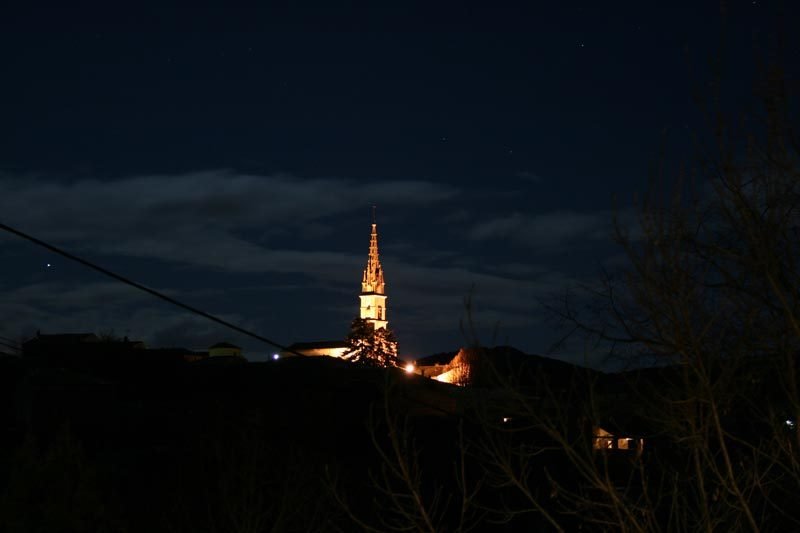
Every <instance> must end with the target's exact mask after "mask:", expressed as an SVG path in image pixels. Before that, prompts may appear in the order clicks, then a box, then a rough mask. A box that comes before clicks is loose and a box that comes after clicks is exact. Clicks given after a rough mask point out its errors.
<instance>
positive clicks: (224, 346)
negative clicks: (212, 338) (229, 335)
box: [209, 342, 242, 350]
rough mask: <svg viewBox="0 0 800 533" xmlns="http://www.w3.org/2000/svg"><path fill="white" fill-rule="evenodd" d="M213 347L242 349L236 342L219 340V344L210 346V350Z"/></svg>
mask: <svg viewBox="0 0 800 533" xmlns="http://www.w3.org/2000/svg"><path fill="white" fill-rule="evenodd" d="M212 348H236V349H237V350H241V349H242V348H241V347H240V346H236V345H235V344H231V343H229V342H218V343H217V344H215V345H213V346H210V347H209V350H210V349H212Z"/></svg>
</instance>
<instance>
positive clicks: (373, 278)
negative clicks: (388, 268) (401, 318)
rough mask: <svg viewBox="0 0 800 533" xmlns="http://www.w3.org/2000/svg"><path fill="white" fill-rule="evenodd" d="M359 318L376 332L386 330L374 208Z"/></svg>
mask: <svg viewBox="0 0 800 533" xmlns="http://www.w3.org/2000/svg"><path fill="white" fill-rule="evenodd" d="M359 299H360V300H361V312H360V316H361V318H363V319H364V320H367V321H368V322H369V323H371V324H372V326H373V327H374V329H375V330H376V331H377V330H378V329H380V328H387V327H388V322H387V321H386V282H385V281H384V279H383V267H381V260H380V257H379V256H378V224H377V222H376V221H375V206H372V231H371V233H370V236H369V256H368V257H367V266H366V268H364V275H363V276H362V277H361V295H360V296H359Z"/></svg>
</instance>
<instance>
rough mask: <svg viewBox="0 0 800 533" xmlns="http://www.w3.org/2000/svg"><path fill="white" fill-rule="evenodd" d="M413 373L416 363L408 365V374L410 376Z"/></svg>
mask: <svg viewBox="0 0 800 533" xmlns="http://www.w3.org/2000/svg"><path fill="white" fill-rule="evenodd" d="M413 371H414V363H408V364H407V365H406V372H408V373H409V374H410V373H412V372H413Z"/></svg>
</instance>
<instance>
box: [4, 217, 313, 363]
mask: <svg viewBox="0 0 800 533" xmlns="http://www.w3.org/2000/svg"><path fill="white" fill-rule="evenodd" d="M0 229H2V230H5V231H7V232H9V233H13V234H14V235H16V236H18V237H22V238H23V239H26V240H28V241H30V242H32V243H34V244H38V245H39V246H41V247H43V248H46V249H48V250H50V251H51V252H53V253H56V254H58V255H60V256H63V257H66V258H67V259H71V260H72V261H75V262H76V263H80V264H82V265H83V266H85V267H89V268H91V269H92V270H96V271H97V272H100V273H101V274H105V275H106V276H108V277H110V278H113V279H115V280H117V281H121V282H122V283H124V284H126V285H130V286H131V287H134V288H137V289H139V290H140V291H144V292H146V293H148V294H150V295H152V296H155V297H156V298H160V299H162V300H164V301H165V302H168V303H171V304H172V305H175V306H177V307H180V308H181V309H184V310H186V311H189V312H191V313H194V314H196V315H200V316H202V317H203V318H206V319H208V320H211V321H212V322H216V323H217V324H221V325H223V326H225V327H226V328H229V329H232V330H234V331H236V332H238V333H241V334H243V335H247V336H248V337H252V338H254V339H256V340H259V341H261V342H264V343H266V344H269V345H270V346H274V347H276V348H278V349H280V350H282V351H285V352H289V353H291V354H294V355H299V356H303V354H301V353H298V352H296V351H294V350H290V349H289V348H287V347H286V346H283V345H282V344H278V343H277V342H275V341H273V340H270V339H268V338H266V337H263V336H261V335H259V334H257V333H253V332H252V331H248V330H246V329H244V328H242V327H239V326H237V325H236V324H232V323H230V322H228V321H227V320H223V319H221V318H219V317H216V316H214V315H212V314H210V313H206V312H205V311H202V310H200V309H197V308H196V307H192V306H191V305H188V304H185V303H183V302H181V301H179V300H176V299H175V298H172V297H170V296H167V295H166V294H162V293H160V292H158V291H157V290H155V289H151V288H149V287H145V286H144V285H142V284H141V283H137V282H135V281H133V280H130V279H128V278H126V277H124V276H120V275H119V274H117V273H115V272H112V271H110V270H108V269H106V268H103V267H101V266H98V265H96V264H94V263H92V262H91V261H87V260H86V259H83V258H81V257H78V256H77V255H73V254H71V253H69V252H67V251H65V250H62V249H61V248H58V247H56V246H53V245H52V244H49V243H47V242H45V241H43V240H41V239H37V238H36V237H34V236H32V235H28V234H27V233H23V232H22V231H20V230H18V229H15V228H12V227H11V226H7V225H6V224H3V223H0Z"/></svg>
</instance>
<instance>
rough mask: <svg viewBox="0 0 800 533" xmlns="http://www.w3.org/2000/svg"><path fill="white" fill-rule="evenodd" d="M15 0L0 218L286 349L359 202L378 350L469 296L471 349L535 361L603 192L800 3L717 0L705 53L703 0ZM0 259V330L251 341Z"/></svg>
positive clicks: (642, 179) (8, 41)
mask: <svg viewBox="0 0 800 533" xmlns="http://www.w3.org/2000/svg"><path fill="white" fill-rule="evenodd" d="M28 4H29V3H27V2H18V3H17V5H16V7H8V6H7V7H5V8H4V9H3V14H2V17H0V65H2V80H3V82H2V86H0V94H1V95H2V105H0V110H1V112H0V125H2V127H0V222H2V223H4V224H8V225H10V226H14V227H16V228H19V229H20V230H22V231H26V232H29V233H31V234H33V235H35V236H37V237H40V238H43V239H46V240H48V241H49V242H52V243H53V244H56V245H58V246H61V247H63V248H65V249H67V250H69V251H71V252H74V253H76V254H78V255H80V256H82V257H85V258H87V259H89V260H92V261H94V262H96V263H98V264H100V265H103V266H105V267H107V268H110V269H112V270H114V271H116V272H118V273H119V274H122V275H124V276H127V277H130V278H132V279H134V280H136V281H138V282H141V283H143V284H145V285H147V286H150V287H153V288H155V289H157V290H160V291H163V292H165V293H166V294H168V295H170V296H173V297H175V298H178V299H180V300H182V301H184V302H186V303H188V304H190V305H193V306H197V307H199V308H202V309H204V310H205V311H208V312H210V313H213V314H217V315H219V316H221V317H223V318H225V319H227V320H230V321H232V322H235V323H237V324H240V325H242V326H243V327H245V328H248V329H250V330H252V331H254V332H256V333H259V334H261V335H264V336H267V337H270V338H273V339H275V340H277V341H278V342H281V343H285V344H290V343H292V342H297V341H311V340H332V339H342V338H344V336H345V335H346V333H347V329H348V326H349V323H350V320H351V319H352V318H353V317H354V316H355V315H356V313H357V310H358V297H357V295H358V292H359V290H360V280H361V271H362V269H363V267H364V264H365V262H366V258H367V248H368V244H369V224H370V222H371V213H370V211H371V208H370V206H372V205H373V204H374V205H377V218H378V229H379V234H380V250H381V259H382V262H383V266H384V269H385V273H386V282H387V294H388V296H389V300H388V318H389V324H390V326H391V327H392V329H394V330H395V332H396V334H397V337H398V339H399V341H400V355H401V357H417V356H421V355H428V354H431V353H434V352H437V351H446V350H447V351H449V350H456V349H457V348H458V347H459V346H461V345H463V344H465V342H466V340H465V337H464V334H463V333H462V331H461V329H460V327H459V323H460V321H461V320H462V319H463V318H464V317H465V307H464V299H465V297H467V296H468V295H470V294H471V295H472V298H473V305H474V313H473V319H474V322H475V325H476V327H477V330H478V333H479V335H480V339H481V340H482V341H483V342H484V343H486V344H510V345H513V346H515V347H517V348H519V349H521V350H524V351H526V352H530V353H546V352H547V350H548V348H549V346H550V345H551V344H552V342H553V341H554V340H556V339H557V338H558V337H559V335H560V332H559V331H557V330H556V329H555V328H554V327H553V324H552V321H551V320H550V319H549V318H548V315H547V313H546V312H545V311H544V309H543V308H542V306H541V304H540V302H541V301H542V300H547V299H549V298H551V297H553V295H558V294H562V293H564V292H565V291H567V290H571V289H575V288H576V287H578V286H580V285H581V284H591V283H593V282H594V281H595V280H596V279H597V278H598V273H599V272H600V271H601V269H603V268H613V267H615V266H616V265H620V264H622V259H621V256H620V251H619V249H618V248H616V247H615V246H614V245H613V243H612V242H611V238H610V237H611V221H612V213H613V211H614V209H615V202H616V209H617V210H618V212H619V214H620V218H621V220H622V222H623V224H633V223H634V222H635V219H636V216H635V211H634V209H633V201H634V194H635V193H637V192H638V193H642V192H645V191H646V189H647V183H648V178H649V176H650V175H651V172H652V170H653V168H655V167H657V166H658V165H659V161H660V157H661V156H660V154H662V152H666V153H667V154H668V158H669V160H670V161H673V162H674V161H679V160H690V159H691V156H692V142H691V140H690V139H691V138H692V135H693V132H695V131H697V130H698V128H700V127H701V124H702V116H701V112H700V110H699V109H698V105H697V104H696V103H695V102H694V100H693V94H694V93H696V92H697V91H698V90H702V89H703V88H705V87H707V85H708V82H709V80H710V79H711V68H710V67H709V64H710V63H711V62H712V60H714V59H715V58H719V57H721V58H722V59H723V61H722V62H723V67H724V68H723V74H722V79H723V82H724V84H723V85H724V87H725V94H726V97H727V98H729V99H730V101H734V102H735V101H737V100H738V99H744V98H746V97H747V95H749V94H750V93H751V92H752V86H753V75H752V70H753V69H752V66H753V64H754V62H753V58H754V57H756V56H758V54H759V49H760V48H759V47H760V44H761V43H765V42H767V41H768V40H769V34H770V32H771V31H772V29H773V28H775V27H776V20H781V21H783V22H784V24H787V23H788V24H789V25H790V26H791V22H790V21H792V20H800V19H799V18H798V16H797V15H798V13H797V8H796V7H794V6H793V5H792V4H794V3H792V2H789V3H788V4H790V5H789V6H788V8H787V9H789V11H783V12H781V11H780V8H778V7H776V5H775V4H774V3H769V2H761V1H757V2H753V1H749V0H748V1H731V2H728V3H727V31H726V35H727V37H726V39H725V45H724V53H722V54H718V51H719V50H720V43H721V42H722V39H721V37H720V36H721V31H720V30H721V27H722V18H721V16H720V7H719V4H718V3H717V2H713V1H709V2H699V1H698V2H684V3H681V2H663V3H655V2H630V3H618V2H611V3H608V2H599V3H598V2H585V3H584V7H581V5H580V4H581V3H579V2H524V3H523V2H521V3H519V4H511V3H508V4H505V3H500V2H485V3H483V7H465V6H464V5H463V4H445V3H438V2H426V3H421V4H416V5H415V4H411V3H407V2H399V3H397V4H396V5H395V6H394V7H391V5H390V4H389V3H388V2H373V3H372V4H371V7H367V6H365V5H361V6H355V5H351V4H341V5H338V6H336V7H334V4H335V3H334V2H329V3H326V4H323V5H325V6H327V7H324V8H319V7H311V6H310V4H304V5H302V6H301V5H300V4H299V3H288V2H287V3H284V2H272V3H271V2H261V3H259V5H260V7H251V8H239V9H237V8H231V7H225V8H223V7H217V8H213V7H208V8H200V7H192V8H175V9H167V8H159V9H146V8H140V7H132V6H139V5H140V4H139V3H129V4H128V7H126V8H125V9H114V10H109V8H108V7H107V5H109V4H114V5H122V4H116V3H113V2H112V3H104V4H99V5H97V6H95V5H90V4H88V3H81V2H78V3H75V4H74V5H73V6H72V7H70V8H60V9H55V8H53V9H47V8H43V7H42V8H37V9H33V8H32V7H25V8H23V7H22V6H28ZM64 4H66V3H64ZM681 4H682V5H683V6H681ZM187 5H189V4H187ZM345 5H346V6H347V7H342V6H345ZM104 6H106V7H104ZM488 6H492V7H488ZM588 6H592V7H588ZM659 6H660V7H659ZM790 33H791V32H790ZM792 37H793V36H792ZM794 44H796V43H794ZM788 46H789V47H790V50H791V46H792V43H789V45H788ZM795 57H796V55H795ZM615 198H616V201H615ZM0 262H2V265H3V267H2V270H0V272H2V275H0V336H3V337H6V338H13V339H19V338H22V337H25V336H29V335H32V334H34V333H35V332H36V330H41V331H42V332H45V333H58V332H82V331H95V332H100V333H102V332H106V333H109V332H114V333H115V334H117V335H120V336H122V335H128V336H129V337H131V338H133V339H142V340H145V341H146V342H147V343H148V345H150V346H153V347H156V346H185V347H188V348H194V349H202V348H205V347H207V346H208V345H209V344H211V343H214V342H217V341H221V340H227V341H230V342H235V343H237V344H240V345H242V346H244V347H245V352H246V354H247V355H248V356H249V357H250V358H251V359H254V360H258V359H260V358H263V357H265V356H266V355H267V354H269V353H272V351H273V350H272V349H271V348H269V347H268V346H265V345H262V344H259V343H258V342H256V341H254V340H250V339H248V338H246V337H243V336H241V335H237V334H235V333H233V332H231V331H228V330H225V329H224V328H221V327H219V326H216V325H214V324H211V323H208V322H206V321H205V320H203V319H202V318H200V317H197V316H193V315H191V314H189V313H186V312H184V311H181V310H179V309H176V308H173V307H170V306H169V305H167V304H165V303H162V302H160V301H158V300H156V299H154V298H152V297H151V296H148V295H147V294H144V293H140V292H137V291H136V290H135V289H132V288H130V287H127V286H125V285H122V284H120V283H118V282H115V281H113V280H111V279H108V278H104V277H102V276H101V275H99V274H97V273H94V272H92V271H89V270H87V269H85V268H84V267H81V266H80V265H77V264H71V263H70V262H68V261H67V260H65V259H62V258H60V257H58V256H54V255H52V254H51V253H49V252H47V251H45V250H43V249H40V248H37V247H36V246H35V245H32V244H30V243H28V242H25V241H22V240H20V239H19V238H17V237H13V236H11V235H7V234H4V235H0ZM554 355H555V356H557V357H562V358H564V359H568V360H581V359H582V357H583V347H582V346H581V345H580V344H579V343H572V344H567V345H566V346H565V347H564V348H563V349H562V351H560V352H557V353H555V354H554Z"/></svg>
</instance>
